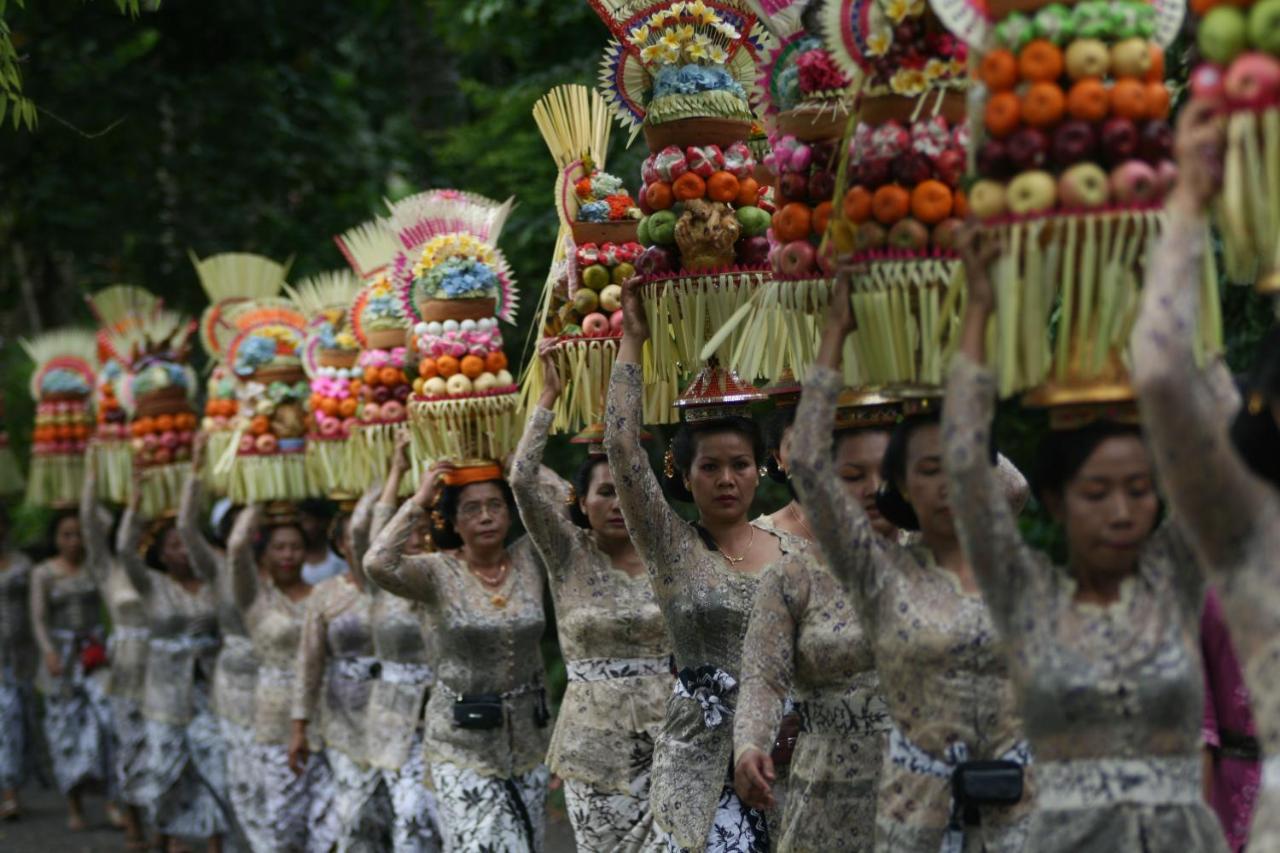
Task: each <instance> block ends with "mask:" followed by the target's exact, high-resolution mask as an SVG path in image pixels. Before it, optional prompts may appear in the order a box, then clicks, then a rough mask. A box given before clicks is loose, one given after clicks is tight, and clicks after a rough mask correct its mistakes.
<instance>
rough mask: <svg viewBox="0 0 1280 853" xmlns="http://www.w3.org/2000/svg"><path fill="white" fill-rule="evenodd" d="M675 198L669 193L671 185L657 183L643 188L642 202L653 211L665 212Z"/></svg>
mask: <svg viewBox="0 0 1280 853" xmlns="http://www.w3.org/2000/svg"><path fill="white" fill-rule="evenodd" d="M675 201H676V199H675V196H674V195H673V194H672V193H671V184H668V183H667V182H666V181H658V182H656V183H652V184H649V185H648V186H647V187H645V188H644V202H645V204H647V205H649V207H651V208H653V209H654V210H666V209H667V208H669V207H671V205H673V204H675Z"/></svg>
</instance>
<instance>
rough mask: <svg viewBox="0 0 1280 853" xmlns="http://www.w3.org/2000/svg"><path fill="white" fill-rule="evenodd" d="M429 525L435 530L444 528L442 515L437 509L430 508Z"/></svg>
mask: <svg viewBox="0 0 1280 853" xmlns="http://www.w3.org/2000/svg"><path fill="white" fill-rule="evenodd" d="M431 526H432V527H434V528H435V529H436V530H444V516H443V515H442V514H441V513H440V510H438V509H433V510H431Z"/></svg>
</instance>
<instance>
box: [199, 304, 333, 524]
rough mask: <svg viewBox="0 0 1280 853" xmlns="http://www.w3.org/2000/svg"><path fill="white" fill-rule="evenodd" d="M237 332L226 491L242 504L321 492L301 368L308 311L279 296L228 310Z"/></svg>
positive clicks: (231, 349) (224, 463)
mask: <svg viewBox="0 0 1280 853" xmlns="http://www.w3.org/2000/svg"><path fill="white" fill-rule="evenodd" d="M226 319H227V322H228V324H229V325H230V326H231V327H232V328H233V329H234V330H235V337H233V338H232V339H231V342H230V343H229V344H228V345H227V347H226V353H227V363H228V364H229V365H230V366H231V371H232V373H234V374H235V376H236V399H237V402H238V403H239V409H238V411H237V414H236V419H235V427H236V432H235V436H236V438H235V444H234V446H233V447H232V448H231V450H230V452H228V453H227V454H225V455H224V456H223V457H222V459H220V460H218V466H219V468H220V469H222V470H224V471H225V472H226V476H227V477H228V481H229V482H228V491H227V495H228V497H230V498H231V500H232V502H234V503H238V504H247V503H261V502H265V501H298V500H303V499H304V498H307V497H310V496H312V495H313V494H315V493H316V492H317V489H315V488H313V486H312V484H311V483H310V481H309V478H308V477H307V465H306V433H307V401H308V399H309V398H310V396H311V386H310V385H309V384H308V383H307V376H306V373H305V372H304V371H303V369H302V343H303V339H304V338H305V337H306V333H307V318H306V316H305V315H304V314H303V313H302V312H301V311H299V310H298V309H297V307H295V306H294V305H293V303H291V302H289V301H287V300H285V299H281V298H277V299H263V300H254V301H252V302H242V303H239V304H237V305H235V306H233V307H232V308H231V309H229V310H228V312H227V318H226Z"/></svg>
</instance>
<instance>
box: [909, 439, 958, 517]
mask: <svg viewBox="0 0 1280 853" xmlns="http://www.w3.org/2000/svg"><path fill="white" fill-rule="evenodd" d="M900 491H901V492H902V496H903V497H905V498H906V499H907V501H908V502H909V503H910V504H911V508H912V509H913V510H915V513H916V519H917V520H919V522H920V532H921V533H923V534H924V535H925V537H926V538H929V539H935V540H946V539H954V538H955V535H956V532H955V523H954V522H953V520H952V517H951V506H950V504H948V502H947V478H946V476H945V475H944V474H943V473H942V428H941V427H940V426H939V425H938V424H925V425H924V426H921V427H918V428H917V429H916V430H915V431H914V432H912V433H911V439H910V440H909V441H908V442H907V479H906V482H905V483H901V484H900Z"/></svg>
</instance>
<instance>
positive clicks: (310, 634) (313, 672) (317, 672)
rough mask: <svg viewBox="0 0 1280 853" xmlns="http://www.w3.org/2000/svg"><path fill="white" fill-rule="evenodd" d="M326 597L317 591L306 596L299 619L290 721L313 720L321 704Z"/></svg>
mask: <svg viewBox="0 0 1280 853" xmlns="http://www.w3.org/2000/svg"><path fill="white" fill-rule="evenodd" d="M324 598H325V595H324V594H323V593H322V592H321V591H320V590H318V589H317V590H316V591H315V592H313V593H312V594H311V595H309V596H307V603H306V607H305V609H304V615H303V617H302V633H301V636H300V637H299V639H298V654H297V657H296V658H295V663H294V677H293V687H292V690H293V693H292V695H291V697H290V699H291V701H290V706H291V707H292V713H291V715H290V716H291V718H292V719H295V720H314V719H315V716H316V703H317V702H318V701H319V700H320V682H321V681H322V680H323V676H324V664H325V651H326V650H325V645H324V638H325V631H326V626H325V620H324V610H325V608H324Z"/></svg>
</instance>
